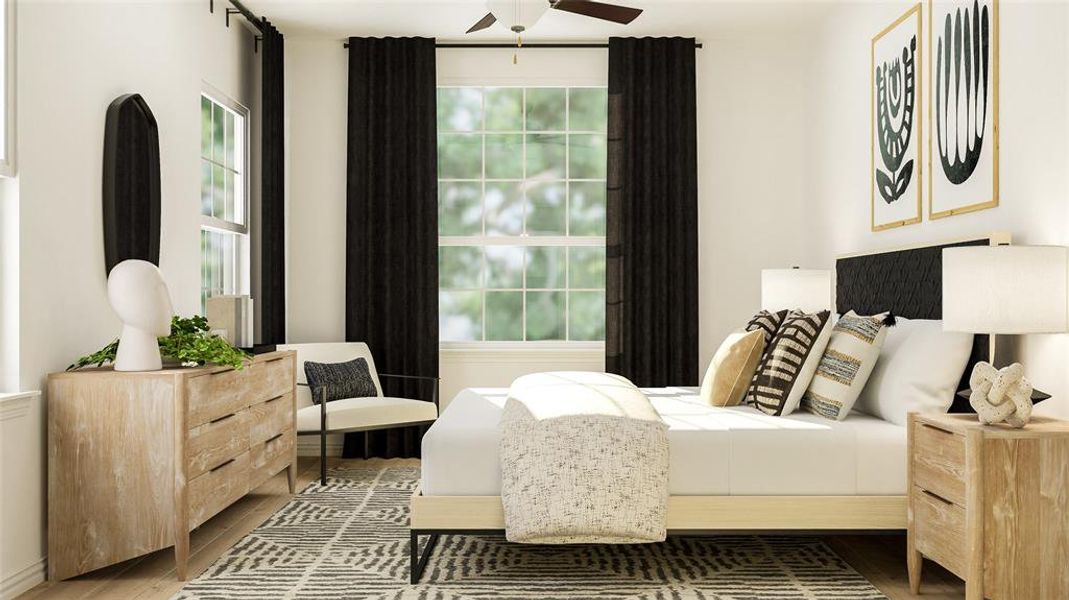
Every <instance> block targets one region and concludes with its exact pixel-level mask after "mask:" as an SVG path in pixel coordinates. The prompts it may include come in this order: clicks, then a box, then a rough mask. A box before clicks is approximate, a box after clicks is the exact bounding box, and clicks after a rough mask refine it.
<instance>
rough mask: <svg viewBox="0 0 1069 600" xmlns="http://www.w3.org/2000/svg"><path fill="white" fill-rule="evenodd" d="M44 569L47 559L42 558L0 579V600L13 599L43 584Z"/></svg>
mask: <svg viewBox="0 0 1069 600" xmlns="http://www.w3.org/2000/svg"><path fill="white" fill-rule="evenodd" d="M46 567H47V559H46V557H43V556H42V557H41V558H39V559H38V560H37V561H36V562H33V563H30V564H28V565H26V566H25V567H23V568H21V569H19V570H18V571H15V572H14V573H12V574H11V575H7V576H4V577H3V579H0V600H9V599H14V598H16V597H18V596H19V595H20V594H25V593H26V592H28V591H30V590H31V589H33V588H34V587H35V586H37V585H39V584H41V583H44V581H45V573H46Z"/></svg>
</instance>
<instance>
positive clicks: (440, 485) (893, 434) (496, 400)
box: [422, 388, 906, 496]
mask: <svg viewBox="0 0 1069 600" xmlns="http://www.w3.org/2000/svg"><path fill="white" fill-rule="evenodd" d="M643 391H644V392H646V394H647V395H648V396H649V397H650V400H651V401H652V402H653V405H654V407H655V408H656V409H657V411H658V412H659V413H660V414H661V416H662V417H663V418H664V420H665V422H667V423H668V426H669V430H668V442H669V449H670V454H669V476H668V490H669V493H670V494H672V495H677V496H727V495H734V496H751V495H762V496H767V495H772V496H856V495H860V496H870V495H872V496H882V495H902V494H905V493H906V428H905V427H901V426H899V425H895V424H893V423H889V422H887V421H883V420H881V419H878V418H876V417H872V416H868V415H863V414H860V413H852V414H850V416H848V417H847V418H846V419H845V420H844V421H841V422H835V421H829V420H827V419H824V418H822V417H819V416H817V415H814V414H811V413H808V412H798V413H795V414H792V415H790V416H788V417H772V416H768V415H766V414H764V413H762V412H760V411H758V410H757V409H755V408H752V407H749V406H738V407H731V408H712V407H709V406H705V405H702V404H700V403H699V401H698V398H697V388H651V389H645V390H643ZM507 395H508V390H507V389H493V388H475V389H466V390H463V391H461V392H460V393H459V394H458V395H457V397H456V398H454V399H453V401H452V402H450V403H449V405H448V407H447V408H446V409H445V410H444V411H443V412H442V415H441V416H440V417H439V418H438V421H437V422H436V423H435V424H434V425H433V426H432V427H431V428H430V430H429V431H428V432H427V434H426V435H425V436H424V437H423V458H422V471H423V477H422V490H423V493H424V494H425V495H428V496H498V495H500V494H501V472H500V467H499V464H498V421H499V419H500V417H501V411H502V408H503V407H504V405H505V399H506V397H507Z"/></svg>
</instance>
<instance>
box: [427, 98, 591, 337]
mask: <svg viewBox="0 0 1069 600" xmlns="http://www.w3.org/2000/svg"><path fill="white" fill-rule="evenodd" d="M606 105H607V95H606V89H605V88H604V87H573V88H548V87H547V88H519V87H495V88H489V87H486V88H481V87H441V88H439V89H438V190H439V192H438V193H439V200H438V207H439V218H438V221H439V265H438V266H439V315H440V316H439V323H440V325H439V327H440V337H441V340H442V341H443V342H484V341H512V342H516V341H528V342H530V341H548V340H556V341H602V340H604V337H605V168H606V154H605V144H606V141H605V129H606V127H605V126H606V110H607V109H606Z"/></svg>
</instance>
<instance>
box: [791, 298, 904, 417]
mask: <svg viewBox="0 0 1069 600" xmlns="http://www.w3.org/2000/svg"><path fill="white" fill-rule="evenodd" d="M889 320H890V319H889V317H888V315H876V316H872V317H863V316H859V315H857V314H856V313H855V312H854V311H850V312H848V313H846V314H845V315H843V316H842V318H841V319H839V322H838V323H836V324H835V327H833V328H832V330H831V337H830V338H828V347H827V349H826V350H824V356H823V357H822V358H821V359H820V364H819V365H818V366H817V372H816V373H815V374H814V375H813V381H812V382H810V384H809V389H808V390H806V392H805V396H803V397H802V407H803V408H805V409H807V410H809V411H810V412H813V413H816V414H818V415H820V416H822V417H825V418H828V419H833V420H835V421H842V420H843V419H845V418H846V415H848V414H850V411H851V410H852V409H853V408H854V403H855V402H857V397H858V396H859V395H861V390H862V388H864V387H865V382H867V381H868V380H869V375H871V374H872V369H873V367H875V366H876V359H878V358H879V357H880V348H882V347H883V340H884V338H886V337H887V322H888V321H889Z"/></svg>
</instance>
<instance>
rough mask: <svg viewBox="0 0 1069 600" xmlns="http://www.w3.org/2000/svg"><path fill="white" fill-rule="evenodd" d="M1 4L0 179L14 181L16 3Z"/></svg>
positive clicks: (6, 0)
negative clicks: (2, 37) (0, 117)
mask: <svg viewBox="0 0 1069 600" xmlns="http://www.w3.org/2000/svg"><path fill="white" fill-rule="evenodd" d="M0 1H2V2H3V6H2V7H0V17H2V18H3V23H0V28H2V31H3V34H4V39H3V40H2V43H0V52H3V56H0V68H2V69H3V81H2V82H0V86H2V88H3V89H2V90H0V102H2V103H3V106H0V111H2V113H3V116H2V122H0V151H2V156H0V177H14V176H15V174H16V172H17V169H16V161H15V153H16V149H17V148H18V144H16V139H17V136H16V125H17V123H18V121H17V119H16V118H15V115H16V112H15V111H16V101H15V100H16V98H17V96H16V94H15V84H16V81H17V77H16V69H17V64H18V63H17V62H16V60H15V53H16V50H17V48H18V44H17V43H16V38H15V36H16V31H15V28H16V23H17V15H16V9H15V5H16V3H15V0H0Z"/></svg>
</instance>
